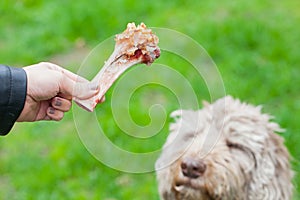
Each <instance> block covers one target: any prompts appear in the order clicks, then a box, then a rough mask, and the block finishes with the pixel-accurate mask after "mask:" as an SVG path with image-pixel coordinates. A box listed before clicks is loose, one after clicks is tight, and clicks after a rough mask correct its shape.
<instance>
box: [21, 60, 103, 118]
mask: <svg viewBox="0 0 300 200" xmlns="http://www.w3.org/2000/svg"><path fill="white" fill-rule="evenodd" d="M23 69H24V70H25V72H26V74H27V96H26V101H25V105H24V108H23V111H22V112H21V114H20V116H19V118H18V119H17V121H18V122H22V121H38V120H55V121H59V120H61V119H62V118H63V116H64V112H67V111H69V110H70V108H71V105H72V98H73V97H76V98H79V99H87V98H90V97H92V96H94V95H95V94H96V93H97V92H98V90H99V88H98V87H97V86H93V85H91V84H90V83H89V82H88V81H87V80H86V79H84V78H82V77H80V76H78V75H76V74H73V73H72V72H70V71H68V70H66V69H63V68H61V67H60V66H58V65H55V64H52V63H47V62H42V63H38V64H35V65H31V66H28V67H24V68H23ZM75 85H76V89H74V88H75ZM103 100H104V99H103Z"/></svg>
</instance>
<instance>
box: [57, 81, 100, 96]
mask: <svg viewBox="0 0 300 200" xmlns="http://www.w3.org/2000/svg"><path fill="white" fill-rule="evenodd" d="M99 88H100V87H99V85H95V84H94V83H92V82H89V81H84V82H83V81H82V80H81V81H80V82H77V81H74V80H73V79H71V78H69V77H67V76H64V77H63V79H62V81H61V84H60V85H59V90H60V91H59V92H60V93H61V94H62V95H66V96H69V97H71V98H72V97H75V98H78V99H89V98H91V97H93V96H95V95H96V94H97V93H98V92H99Z"/></svg>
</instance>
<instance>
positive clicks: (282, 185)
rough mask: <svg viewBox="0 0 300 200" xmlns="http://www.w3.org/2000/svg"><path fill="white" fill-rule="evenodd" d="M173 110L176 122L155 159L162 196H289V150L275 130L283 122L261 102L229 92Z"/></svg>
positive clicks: (188, 197)
mask: <svg viewBox="0 0 300 200" xmlns="http://www.w3.org/2000/svg"><path fill="white" fill-rule="evenodd" d="M172 115H173V117H174V118H175V123H174V124H172V125H171V127H170V130H171V133H170V135H169V137H168V139H167V142H166V143H165V145H164V147H163V152H162V154H161V156H160V158H159V159H158V160H157V162H156V170H157V177H158V181H159V190H160V194H161V197H162V198H163V199H166V200H168V199H191V200H193V199H197V200H199V199H200V200H201V199H251V198H252V199H262V198H263V197H269V198H268V199H287V198H288V197H290V195H291V190H292V185H291V177H292V173H291V171H290V167H289V160H288V159H289V155H288V152H287V150H286V149H285V147H284V146H283V140H282V139H281V138H280V137H279V136H277V135H275V134H274V133H273V132H274V131H280V128H279V126H278V125H277V124H276V123H273V122H270V121H269V119H270V117H269V116H268V115H266V114H262V113H261V112H260V107H254V106H251V105H247V104H242V103H241V102H240V101H238V100H234V99H232V98H231V97H226V98H223V99H221V100H218V101H217V102H215V103H214V104H206V106H205V107H204V108H203V109H202V110H199V111H183V110H179V111H175V112H174V113H173V114H172ZM279 179H280V180H279ZM272 197H273V198H272Z"/></svg>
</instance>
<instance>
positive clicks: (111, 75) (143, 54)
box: [74, 23, 160, 112]
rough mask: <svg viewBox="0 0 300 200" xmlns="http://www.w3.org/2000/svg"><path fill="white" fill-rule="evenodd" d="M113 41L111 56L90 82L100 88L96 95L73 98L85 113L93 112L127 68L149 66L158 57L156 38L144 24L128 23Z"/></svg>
mask: <svg viewBox="0 0 300 200" xmlns="http://www.w3.org/2000/svg"><path fill="white" fill-rule="evenodd" d="M115 41H116V45H115V49H114V51H113V53H112V55H111V56H110V57H109V59H108V60H107V61H106V62H105V64H104V66H103V67H102V68H101V70H100V71H99V73H98V74H97V75H96V76H95V78H94V79H93V80H92V82H91V85H99V86H100V90H99V92H98V94H97V95H95V96H93V97H92V98H90V99H86V100H80V99H77V98H74V101H75V102H76V103H77V104H78V105H79V106H80V107H82V108H84V109H86V110H87V111H90V112H92V111H94V108H95V107H96V105H97V104H98V103H99V102H100V100H101V98H102V97H103V96H104V94H105V93H106V91H107V90H108V89H109V88H110V87H111V85H112V84H113V83H114V82H115V80H116V79H117V78H118V77H119V76H120V75H121V74H122V73H123V72H125V71H126V70H127V69H128V68H130V67H131V66H133V65H136V64H138V63H145V64H147V65H150V64H151V63H153V62H154V60H155V59H156V58H158V57H159V56H160V49H159V47H158V46H157V44H158V37H157V36H156V35H154V34H153V33H152V31H151V29H147V27H146V25H145V24H144V23H141V24H140V25H138V26H137V27H136V26H135V24H134V23H129V24H128V25H127V29H126V30H125V31H124V32H123V33H121V34H118V35H116V37H115Z"/></svg>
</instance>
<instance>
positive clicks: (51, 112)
mask: <svg viewBox="0 0 300 200" xmlns="http://www.w3.org/2000/svg"><path fill="white" fill-rule="evenodd" d="M49 113H50V114H52V115H53V114H54V113H55V109H54V108H52V107H50V108H49Z"/></svg>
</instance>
